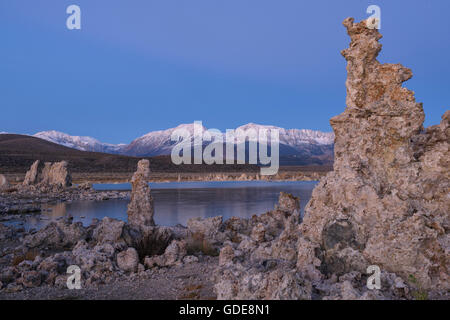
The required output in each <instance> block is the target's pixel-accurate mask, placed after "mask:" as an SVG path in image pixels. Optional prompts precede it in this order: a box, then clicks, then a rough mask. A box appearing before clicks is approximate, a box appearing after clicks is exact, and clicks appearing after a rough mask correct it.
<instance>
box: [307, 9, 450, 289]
mask: <svg viewBox="0 0 450 320" xmlns="http://www.w3.org/2000/svg"><path fill="white" fill-rule="evenodd" d="M343 24H344V26H345V27H346V28H347V32H348V34H349V36H350V38H351V43H350V47H349V48H348V49H346V50H343V51H342V55H343V56H344V57H345V59H346V60H347V73H348V76H347V81H346V86H347V100H346V102H347V108H346V109H345V111H344V112H343V113H342V114H340V115H338V116H336V117H334V118H332V119H331V121H330V122H331V125H332V127H333V130H334V132H335V162H334V171H333V172H330V173H329V174H328V175H327V176H326V177H325V178H324V179H322V180H321V181H320V184H319V185H318V186H317V187H316V188H315V189H314V191H313V195H312V198H311V200H310V202H309V203H308V205H307V208H306V210H305V215H304V221H303V223H302V225H301V232H302V236H303V237H304V239H305V240H302V241H304V242H306V243H304V248H305V249H304V250H308V251H309V254H310V253H311V251H312V250H311V248H314V249H315V250H316V254H315V255H316V257H317V258H319V259H320V260H321V266H320V270H321V271H322V272H323V273H324V274H325V275H327V274H334V273H335V274H338V275H339V274H344V273H348V272H350V271H353V270H357V271H360V272H361V271H362V272H364V269H365V268H366V267H367V266H368V265H371V264H375V265H378V266H379V267H380V268H381V269H382V270H383V271H386V272H392V273H396V274H397V275H399V276H401V277H402V278H403V279H409V278H411V279H416V281H417V283H418V285H419V286H420V287H421V288H423V289H427V290H434V291H438V290H444V291H445V290H448V289H449V288H450V286H449V278H448V266H449V265H450V264H449V262H450V261H449V259H450V255H449V249H450V247H449V243H450V239H449V234H448V230H449V223H450V221H449V208H450V197H449V186H450V183H449V175H450V166H449V159H450V153H449V141H450V129H449V121H450V112H449V111H447V112H446V113H445V114H444V116H443V117H442V122H441V124H440V125H437V126H433V127H430V128H428V129H426V130H424V129H423V126H422V125H423V120H424V117H425V115H424V112H423V109H422V104H421V103H416V102H415V99H414V93H413V92H412V91H409V90H408V89H406V88H404V87H402V82H404V81H406V80H408V79H410V78H411V77H412V72H411V70H410V69H408V68H405V67H403V66H402V65H400V64H380V63H379V62H378V61H377V60H376V57H377V55H378V53H379V52H380V50H381V44H380V43H378V40H379V39H380V38H381V35H380V33H379V32H378V31H377V30H376V29H368V28H366V26H365V22H364V21H363V22H360V23H354V22H353V19H352V18H348V19H346V20H345V21H344V23H343ZM299 251H300V253H299V255H301V256H302V257H303V256H305V255H306V254H305V252H302V251H303V247H299ZM302 259H304V258H302ZM309 260H311V259H309ZM304 262H308V260H304ZM298 268H299V269H300V271H301V272H302V271H303V272H305V273H309V272H310V271H311V270H310V268H311V266H310V265H309V264H308V263H306V264H302V263H299V264H298ZM308 269H309V270H308Z"/></svg>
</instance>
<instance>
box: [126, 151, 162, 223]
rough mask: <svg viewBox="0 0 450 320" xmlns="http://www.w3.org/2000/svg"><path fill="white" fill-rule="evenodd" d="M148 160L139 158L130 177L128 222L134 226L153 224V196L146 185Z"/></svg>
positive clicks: (148, 169) (148, 172)
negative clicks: (135, 168)
mask: <svg viewBox="0 0 450 320" xmlns="http://www.w3.org/2000/svg"><path fill="white" fill-rule="evenodd" d="M149 174H150V162H149V161H148V160H147V159H143V160H140V161H139V162H138V167H137V170H136V172H135V173H134V175H133V177H132V179H131V201H130V203H129V204H128V211H127V213H128V222H129V223H130V224H131V225H136V226H154V225H155V221H154V220H153V214H154V208H153V198H152V195H151V193H150V187H149V186H148V177H149Z"/></svg>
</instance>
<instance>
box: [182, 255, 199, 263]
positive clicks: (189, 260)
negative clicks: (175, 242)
mask: <svg viewBox="0 0 450 320" xmlns="http://www.w3.org/2000/svg"><path fill="white" fill-rule="evenodd" d="M195 262H198V258H197V257H196V256H186V257H184V258H183V263H195Z"/></svg>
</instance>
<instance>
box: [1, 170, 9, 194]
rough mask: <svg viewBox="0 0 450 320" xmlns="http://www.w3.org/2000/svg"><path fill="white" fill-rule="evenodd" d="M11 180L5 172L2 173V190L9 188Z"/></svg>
mask: <svg viewBox="0 0 450 320" xmlns="http://www.w3.org/2000/svg"><path fill="white" fill-rule="evenodd" d="M8 188H9V182H8V179H6V177H5V176H4V175H3V174H0V191H2V190H5V189H8Z"/></svg>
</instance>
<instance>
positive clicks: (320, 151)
mask: <svg viewBox="0 0 450 320" xmlns="http://www.w3.org/2000/svg"><path fill="white" fill-rule="evenodd" d="M176 129H186V130H187V131H189V132H190V134H191V139H190V140H188V141H186V142H187V143H191V146H193V145H194V140H195V139H194V137H193V133H194V124H182V125H179V126H178V127H176V128H171V129H168V130H162V131H153V132H150V133H148V134H146V135H143V136H142V137H139V138H137V139H135V140H134V141H132V142H131V143H130V144H129V145H127V146H126V147H124V148H123V149H122V153H123V154H126V155H133V156H140V157H143V156H155V155H168V154H170V153H171V150H172V147H173V146H174V145H175V144H176V142H174V141H171V135H172V133H173V132H174V130H176ZM238 129H241V130H243V131H247V132H248V131H249V130H252V129H253V130H254V131H255V132H256V134H257V135H256V137H257V136H258V133H259V130H261V129H268V130H269V129H278V130H279V134H280V156H281V157H284V159H285V160H286V163H287V162H289V163H293V164H294V163H295V164H310V163H313V162H314V161H315V160H317V161H316V163H318V164H321V163H324V162H327V161H328V162H330V161H332V158H333V142H334V134H333V133H332V132H321V131H314V130H308V129H284V128H280V127H275V126H267V125H258V124H254V123H249V124H246V125H243V126H241V127H238V128H237V129H236V130H238ZM205 130H207V129H206V128H205V127H203V126H202V127H201V132H202V134H203V132H204V131H205ZM199 131H200V130H199ZM222 140H223V141H224V142H225V141H226V136H225V133H222ZM208 143H209V142H203V144H204V145H205V144H208ZM313 158H314V161H312V159H313ZM306 159H308V160H306ZM330 159H331V160H330ZM303 160H305V161H304V163H302V161H303Z"/></svg>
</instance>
